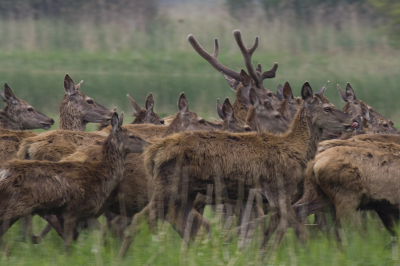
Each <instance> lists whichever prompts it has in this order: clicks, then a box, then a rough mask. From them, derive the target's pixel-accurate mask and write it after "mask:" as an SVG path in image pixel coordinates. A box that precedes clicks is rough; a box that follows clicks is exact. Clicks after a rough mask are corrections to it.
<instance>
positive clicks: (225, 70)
mask: <svg viewBox="0 0 400 266" xmlns="http://www.w3.org/2000/svg"><path fill="white" fill-rule="evenodd" d="M188 41H189V43H190V44H191V45H192V47H193V49H194V50H195V51H196V52H197V53H198V54H199V55H200V56H201V57H203V58H204V59H205V60H207V62H208V63H210V65H211V66H212V67H213V68H215V69H216V70H218V71H219V72H222V74H224V75H227V76H229V77H231V78H233V79H235V80H237V81H241V76H240V73H239V72H236V71H233V70H232V69H229V68H227V67H226V66H224V65H223V64H221V63H220V62H219V61H218V59H217V57H218V53H219V43H218V39H217V38H215V40H214V52H213V54H212V55H211V54H209V53H207V52H206V51H205V50H204V49H203V47H201V45H200V44H199V43H198V42H197V40H196V39H195V38H194V36H193V34H189V36H188Z"/></svg>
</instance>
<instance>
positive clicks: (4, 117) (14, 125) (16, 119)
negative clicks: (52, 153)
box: [0, 83, 54, 130]
mask: <svg viewBox="0 0 400 266" xmlns="http://www.w3.org/2000/svg"><path fill="white" fill-rule="evenodd" d="M0 96H1V99H2V100H3V102H5V104H6V105H5V107H4V109H3V110H1V111H0V129H9V130H25V129H37V128H43V129H46V130H47V129H50V127H51V126H52V125H53V124H54V120H53V119H51V118H50V117H47V116H45V115H44V114H42V113H41V112H39V111H37V110H35V109H34V108H33V107H32V105H30V104H29V103H27V102H25V101H23V100H20V99H18V98H17V97H15V95H14V93H13V91H12V90H11V88H10V87H9V86H8V85H7V83H5V84H4V91H2V90H0Z"/></svg>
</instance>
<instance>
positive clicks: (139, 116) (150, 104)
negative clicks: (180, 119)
mask: <svg viewBox="0 0 400 266" xmlns="http://www.w3.org/2000/svg"><path fill="white" fill-rule="evenodd" d="M126 97H128V99H129V100H130V101H131V103H132V106H133V109H134V111H133V115H134V116H135V117H136V118H135V120H133V122H132V124H153V125H163V124H164V120H163V119H161V118H160V117H159V116H158V115H157V114H156V113H155V112H154V110H153V108H154V98H153V94H152V93H149V94H148V95H147V97H146V104H145V108H140V106H139V105H138V104H137V103H136V102H135V100H134V99H132V97H131V96H130V95H129V94H127V95H126Z"/></svg>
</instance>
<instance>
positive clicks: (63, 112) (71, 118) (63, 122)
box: [59, 101, 86, 131]
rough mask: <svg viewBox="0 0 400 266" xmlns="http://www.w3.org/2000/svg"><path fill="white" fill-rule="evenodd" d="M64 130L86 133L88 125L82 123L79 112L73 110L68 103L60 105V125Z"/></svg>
mask: <svg viewBox="0 0 400 266" xmlns="http://www.w3.org/2000/svg"><path fill="white" fill-rule="evenodd" d="M59 128H60V129H62V130H73V131H85V130H86V124H85V123H84V122H83V121H82V119H81V115H80V114H79V111H78V110H76V109H75V108H73V107H72V106H71V105H70V104H68V102H67V103H66V102H64V101H63V102H62V103H61V105H60V123H59Z"/></svg>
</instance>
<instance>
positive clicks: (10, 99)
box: [0, 83, 18, 104]
mask: <svg viewBox="0 0 400 266" xmlns="http://www.w3.org/2000/svg"><path fill="white" fill-rule="evenodd" d="M0 94H1V98H2V99H3V101H4V102H6V103H11V104H16V103H17V102H18V99H17V97H15V95H14V93H13V91H12V90H11V88H10V87H9V86H8V84H7V83H4V92H3V91H1V92H0Z"/></svg>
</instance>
